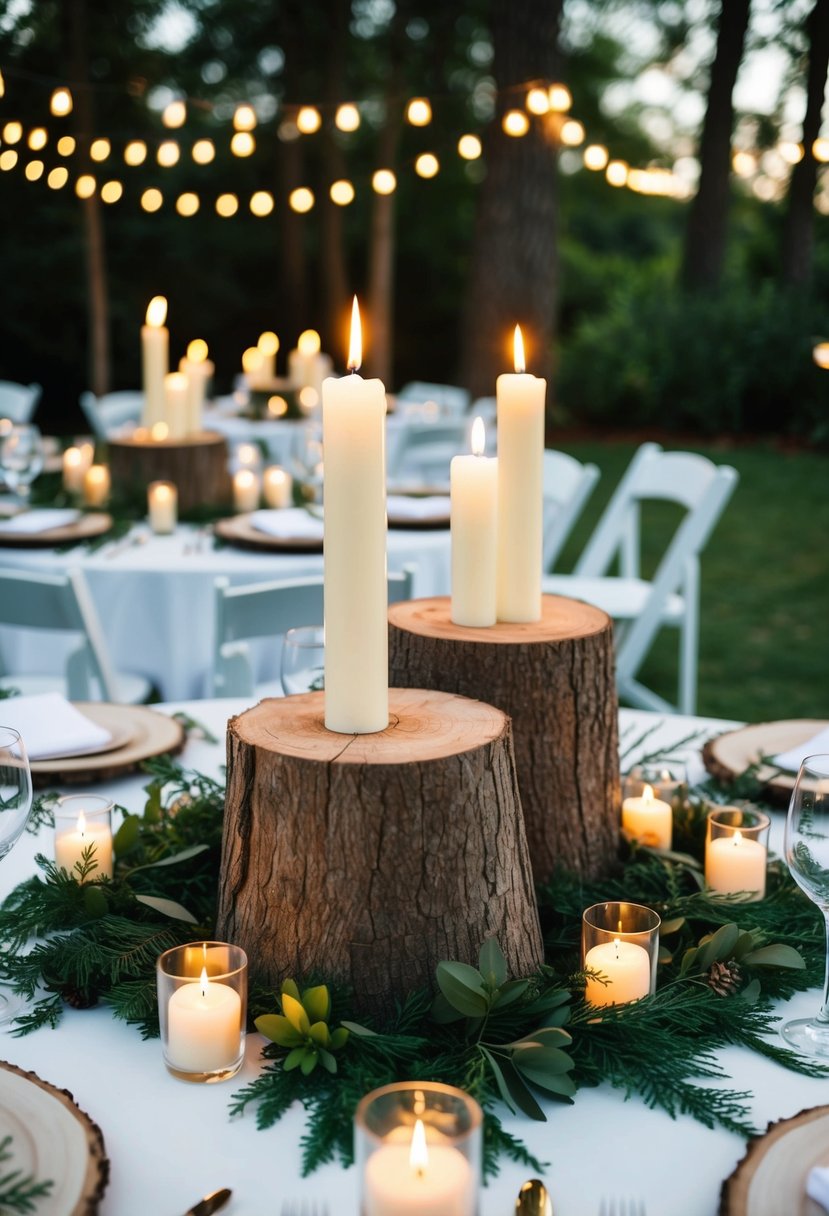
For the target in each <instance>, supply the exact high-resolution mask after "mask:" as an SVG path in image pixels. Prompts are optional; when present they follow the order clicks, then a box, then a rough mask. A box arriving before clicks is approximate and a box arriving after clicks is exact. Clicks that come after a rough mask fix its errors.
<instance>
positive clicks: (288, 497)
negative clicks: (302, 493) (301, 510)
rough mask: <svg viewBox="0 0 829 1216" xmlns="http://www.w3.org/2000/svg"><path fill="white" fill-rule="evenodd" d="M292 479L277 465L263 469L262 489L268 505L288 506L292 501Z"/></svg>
mask: <svg viewBox="0 0 829 1216" xmlns="http://www.w3.org/2000/svg"><path fill="white" fill-rule="evenodd" d="M293 490H294V479H293V477H291V474H290V473H288V472H286V470H285V469H281V468H280V467H279V465H271V467H270V468H269V469H265V476H264V480H263V485H262V491H263V494H264V496H265V502H266V503H267V504H268V506H269V507H277V508H282V507H290V505H291V503H292V502H293Z"/></svg>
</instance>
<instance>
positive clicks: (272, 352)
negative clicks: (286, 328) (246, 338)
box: [256, 329, 279, 386]
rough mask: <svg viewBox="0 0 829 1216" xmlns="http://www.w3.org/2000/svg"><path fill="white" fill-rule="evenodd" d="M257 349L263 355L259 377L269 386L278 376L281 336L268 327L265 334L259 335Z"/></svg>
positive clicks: (258, 372)
mask: <svg viewBox="0 0 829 1216" xmlns="http://www.w3.org/2000/svg"><path fill="white" fill-rule="evenodd" d="M256 349H257V350H258V351H259V354H260V355H261V356H262V362H261V363H260V365H259V368H258V371H257V378H258V379H259V380H260V382H261V383H263V384H264V385H266V386H267V385H269V384H270V383H271V381H273V380H274V379H275V378H276V354H277V351H278V350H279V338H277V336H276V334H275V333H274V332H273V331H272V330H270V329H266V330H265V332H264V333H263V334H260V335H259V341H258V342H257V343H256Z"/></svg>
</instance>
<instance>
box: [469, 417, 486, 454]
mask: <svg viewBox="0 0 829 1216" xmlns="http://www.w3.org/2000/svg"><path fill="white" fill-rule="evenodd" d="M485 451H486V427H485V426H484V420H483V418H476V419H475V421H474V422H473V423H472V455H473V456H483V454H484V452H485Z"/></svg>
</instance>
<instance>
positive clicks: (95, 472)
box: [83, 464, 112, 507]
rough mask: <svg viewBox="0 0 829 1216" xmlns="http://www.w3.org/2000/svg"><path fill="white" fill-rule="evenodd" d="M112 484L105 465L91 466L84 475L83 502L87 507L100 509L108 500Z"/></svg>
mask: <svg viewBox="0 0 829 1216" xmlns="http://www.w3.org/2000/svg"><path fill="white" fill-rule="evenodd" d="M111 488H112V482H111V478H110V475H109V469H108V468H107V466H106V465H105V464H91V465H90V466H89V468H88V469H87V470H86V472H85V473H84V478H83V500H84V502H85V503H86V505H87V506H88V507H102V506H104V504H105V503H106V501H107V499H108V498H109V492H110V490H111Z"/></svg>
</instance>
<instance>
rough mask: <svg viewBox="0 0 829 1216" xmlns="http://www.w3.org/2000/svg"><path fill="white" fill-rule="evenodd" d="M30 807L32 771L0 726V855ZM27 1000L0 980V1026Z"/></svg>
mask: <svg viewBox="0 0 829 1216" xmlns="http://www.w3.org/2000/svg"><path fill="white" fill-rule="evenodd" d="M31 811H32V774H31V771H30V769H29V758H28V756H27V755H26V747H25V745H24V743H23V740H22V739H21V737H20V735H19V734H18V732H17V731H16V730H13V729H12V727H10V726H0V858H2V857H5V856H6V854H7V853H8V851H9V850H10V849H11V848H12V846H13V845H14V844H15V843H16V841H17V840H18V839H19V837H20V836H21V834H22V832H23V829H24V828H25V827H26V824H27V823H28V821H29V815H30V814H31ZM26 1008H27V1002H26V1001H25V1000H24V999H23V998H22V997H19V996H17V995H16V994H15V993H14V992H12V990H11V989H10V988H8V987H6V986H5V985H4V984H3V983H2V981H0V1026H5V1025H7V1024H8V1023H9V1022H11V1021H13V1020H14V1019H15V1018H16V1017H17V1016H18V1015H19V1014H20V1013H22V1012H23V1011H24V1010H25V1009H26Z"/></svg>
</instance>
